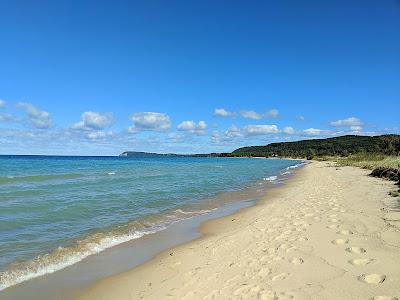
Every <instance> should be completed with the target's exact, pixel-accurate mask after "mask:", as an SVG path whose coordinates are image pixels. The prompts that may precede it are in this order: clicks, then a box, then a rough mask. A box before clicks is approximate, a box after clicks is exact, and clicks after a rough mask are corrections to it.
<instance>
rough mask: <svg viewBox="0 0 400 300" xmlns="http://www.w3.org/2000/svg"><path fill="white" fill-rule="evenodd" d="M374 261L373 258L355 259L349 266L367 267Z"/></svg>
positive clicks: (351, 260) (350, 261)
mask: <svg viewBox="0 0 400 300" xmlns="http://www.w3.org/2000/svg"><path fill="white" fill-rule="evenodd" d="M374 261H375V259H372V258H354V259H350V260H349V264H352V265H354V266H365V265H368V264H370V263H372V262H374Z"/></svg>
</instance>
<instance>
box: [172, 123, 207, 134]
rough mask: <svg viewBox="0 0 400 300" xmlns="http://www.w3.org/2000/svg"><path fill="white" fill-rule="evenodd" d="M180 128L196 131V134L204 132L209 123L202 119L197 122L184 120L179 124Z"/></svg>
mask: <svg viewBox="0 0 400 300" xmlns="http://www.w3.org/2000/svg"><path fill="white" fill-rule="evenodd" d="M177 128H178V130H181V131H189V132H194V133H196V134H204V133H205V130H206V129H207V124H206V122H204V121H200V122H198V123H197V124H196V122H194V121H183V122H182V123H180V124H179V125H178V127H177Z"/></svg>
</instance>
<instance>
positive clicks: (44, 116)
mask: <svg viewBox="0 0 400 300" xmlns="http://www.w3.org/2000/svg"><path fill="white" fill-rule="evenodd" d="M16 107H17V108H20V109H22V110H24V111H25V113H26V114H27V117H28V119H29V121H30V123H31V124H32V125H33V126H34V127H36V128H38V129H48V128H50V127H51V123H52V122H51V118H50V114H49V113H48V112H47V111H44V110H40V109H38V108H37V107H35V106H34V105H32V104H31V103H28V102H18V103H17V105H16Z"/></svg>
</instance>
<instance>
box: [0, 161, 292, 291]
mask: <svg viewBox="0 0 400 300" xmlns="http://www.w3.org/2000/svg"><path fill="white" fill-rule="evenodd" d="M298 163H299V161H288V160H269V159H248V158H181V157H175V158H164V157H163V158H119V157H45V156H42V157H34V156H28V157H27V156H0V272H1V273H0V289H1V288H6V287H7V286H11V285H13V284H16V283H18V282H21V281H24V280H27V279H30V278H34V277H37V276H39V275H43V274H46V273H51V272H54V271H56V270H59V269H62V268H64V267H66V266H69V265H71V264H73V263H76V262H78V261H80V260H82V259H83V258H85V257H87V256H90V255H91V254H95V253H98V252H101V251H102V250H104V249H107V248H109V247H112V246H115V245H118V244H120V243H123V242H126V241H130V240H133V239H136V238H139V237H141V236H143V235H147V234H150V233H154V232H158V231H160V230H163V229H165V228H166V227H168V226H170V225H171V224H173V223H175V222H178V221H179V220H182V219H187V218H190V217H193V216H196V215H199V214H204V213H206V212H209V211H211V210H213V209H216V208H217V207H220V206H221V205H223V204H224V203H226V202H229V201H234V200H235V199H230V197H229V196H227V197H225V198H224V197H218V201H216V199H217V198H216V197H215V196H216V195H218V194H220V193H222V192H230V191H238V192H240V191H241V190H245V189H248V188H249V187H255V186H256V185H257V184H259V182H258V180H260V179H263V178H264V179H265V181H268V182H270V181H274V180H276V179H277V177H275V176H277V175H279V174H280V173H282V172H288V169H289V170H290V168H291V167H293V166H295V165H297V164H298ZM227 195H228V194H227ZM242 200H243V199H242Z"/></svg>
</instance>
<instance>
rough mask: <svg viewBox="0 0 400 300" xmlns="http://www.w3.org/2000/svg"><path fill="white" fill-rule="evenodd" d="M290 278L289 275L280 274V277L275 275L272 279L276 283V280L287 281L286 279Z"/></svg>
mask: <svg viewBox="0 0 400 300" xmlns="http://www.w3.org/2000/svg"><path fill="white" fill-rule="evenodd" d="M288 276H289V273H281V274H278V275H275V276H274V277H272V280H273V281H276V280H284V279H286V277H288Z"/></svg>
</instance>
